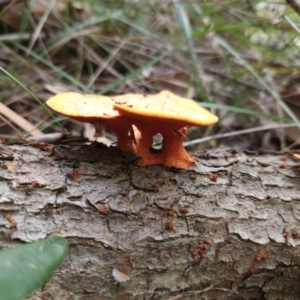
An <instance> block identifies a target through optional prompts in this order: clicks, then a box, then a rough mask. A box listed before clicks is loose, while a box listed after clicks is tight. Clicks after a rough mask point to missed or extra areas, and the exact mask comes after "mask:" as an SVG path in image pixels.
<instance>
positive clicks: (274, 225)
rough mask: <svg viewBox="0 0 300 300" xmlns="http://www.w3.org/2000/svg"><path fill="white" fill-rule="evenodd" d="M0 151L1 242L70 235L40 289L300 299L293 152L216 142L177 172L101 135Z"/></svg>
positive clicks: (86, 295)
mask: <svg viewBox="0 0 300 300" xmlns="http://www.w3.org/2000/svg"><path fill="white" fill-rule="evenodd" d="M0 150H1V151H0V246H1V247H3V248H6V247H11V246H14V245H17V244H19V243H21V242H29V241H34V240H37V239H41V238H45V237H47V236H50V235H54V234H56V235H61V236H64V237H66V238H67V239H68V240H69V242H70V251H69V254H68V256H67V258H66V259H65V261H64V263H63V265H62V266H61V267H60V268H59V270H58V271H57V272H55V273H54V274H53V276H52V278H51V280H50V281H49V282H48V283H47V284H46V285H45V286H44V287H43V289H42V290H41V291H39V292H38V293H36V295H35V296H34V297H33V299H91V300H92V299H94V300H95V299H119V300H120V299H128V300H129V299H173V300H174V299H211V300H212V299H218V300H221V299H226V300H227V299H231V300H232V299H300V222H299V220H300V171H299V167H297V162H296V161H295V160H293V159H292V158H289V157H288V158H286V157H285V156H283V155H279V154H278V155H275V154H263V153H260V154H257V153H256V154H254V153H252V154H251V153H248V154H246V153H243V152H234V151H230V150H228V149H227V150H226V149H216V150H214V151H208V152H205V153H199V154H198V156H197V160H198V166H195V167H192V168H189V169H187V170H183V171H182V170H181V171H179V170H170V169H165V168H163V167H159V166H154V167H136V166H135V164H134V158H133V157H130V156H127V155H124V153H120V152H119V151H117V150H116V149H111V148H110V149H108V148H105V147H103V146H99V145H98V144H96V145H95V146H94V147H91V146H90V147H85V148H80V149H77V150H75V149H74V150H70V148H68V147H64V148H63V147H57V148H55V149H54V151H53V153H52V154H48V153H46V152H43V151H41V150H38V149H36V148H33V147H30V146H12V147H8V148H3V147H2V148H0ZM283 158H284V160H283ZM8 216H10V217H11V218H12V219H13V220H14V221H15V222H16V223H17V229H16V228H13V226H12V225H13V222H12V219H11V218H8V219H7V217H8ZM9 220H10V221H11V222H9ZM298 232H299V234H298ZM113 274H114V276H113ZM127 279H129V280H127ZM123 280H124V281H125V280H127V281H125V282H118V281H123Z"/></svg>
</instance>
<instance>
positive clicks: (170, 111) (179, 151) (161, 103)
mask: <svg viewBox="0 0 300 300" xmlns="http://www.w3.org/2000/svg"><path fill="white" fill-rule="evenodd" d="M112 100H113V101H114V102H115V104H114V108H115V109H116V110H117V111H118V113H119V115H121V116H123V117H125V118H126V119H127V120H128V121H129V122H130V123H131V124H134V125H135V126H136V127H137V129H138V131H139V132H140V136H139V139H138V141H137V147H136V155H138V156H141V157H142V159H141V160H140V161H139V165H142V166H147V165H156V164H163V165H165V166H168V167H177V168H188V167H189V166H190V165H191V164H192V163H196V160H195V158H194V157H193V156H191V155H189V154H188V153H187V151H186V150H185V149H184V147H183V145H182V142H183V140H184V139H185V137H186V133H187V128H188V127H191V126H208V125H211V124H214V123H216V122H217V121H218V118H217V117H216V116H215V115H213V114H212V113H210V112H209V111H208V110H206V109H204V108H203V107H201V106H200V105H198V104H197V103H196V102H195V101H193V100H190V99H186V98H181V97H179V96H176V95H175V94H173V93H171V92H169V91H162V92H160V93H158V94H155V95H130V94H129V95H127V96H126V99H124V101H123V102H122V101H120V100H122V98H120V96H118V97H113V98H112ZM157 133H160V134H161V135H162V136H163V145H162V149H161V150H160V151H153V149H152V147H151V146H152V137H153V136H154V135H156V134H157Z"/></svg>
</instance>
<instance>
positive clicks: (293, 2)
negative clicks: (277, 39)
mask: <svg viewBox="0 0 300 300" xmlns="http://www.w3.org/2000/svg"><path fill="white" fill-rule="evenodd" d="M285 1H286V3H287V4H288V5H289V6H290V7H291V8H292V9H293V10H294V11H295V12H296V13H297V14H298V15H299V16H300V3H299V2H298V1H297V0H285Z"/></svg>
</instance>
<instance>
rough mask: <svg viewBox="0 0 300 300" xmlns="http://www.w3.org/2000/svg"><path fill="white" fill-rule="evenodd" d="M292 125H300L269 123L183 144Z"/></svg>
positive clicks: (293, 125) (188, 144)
mask: <svg viewBox="0 0 300 300" xmlns="http://www.w3.org/2000/svg"><path fill="white" fill-rule="evenodd" d="M290 127H298V126H297V125H295V124H276V125H268V126H259V127H254V128H249V129H243V130H237V131H233V132H226V133H222V134H216V135H211V136H207V137H204V138H200V139H196V140H193V141H188V142H185V143H183V145H184V147H186V146H191V145H195V144H200V143H204V142H208V141H210V140H214V139H221V138H225V137H229V136H235V135H240V134H248V133H252V132H256V131H263V130H271V129H280V128H290Z"/></svg>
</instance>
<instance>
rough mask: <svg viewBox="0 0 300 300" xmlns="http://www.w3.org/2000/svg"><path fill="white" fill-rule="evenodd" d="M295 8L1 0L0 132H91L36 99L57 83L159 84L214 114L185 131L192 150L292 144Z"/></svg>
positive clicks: (212, 2)
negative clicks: (209, 122) (211, 120)
mask: <svg viewBox="0 0 300 300" xmlns="http://www.w3.org/2000/svg"><path fill="white" fill-rule="evenodd" d="M299 8H300V5H299V3H298V2H297V1H290V0H289V1H288V0H286V1H281V0H273V1H271V0H266V1H259V0H255V1H253V0H251V1H247V0H225V1H223V0H222V1H221V0H208V1H201V0H198V1H197V0H190V1H186V0H185V1H183V0H173V1H171V0H160V1H158V0H140V1H139V0H127V1H99V0H94V1H93V0H89V1H79V0H74V1H63V0H36V1H25V0H24V1H7V0H1V1H0V71H1V72H0V139H1V141H2V143H10V142H13V141H15V139H16V137H17V134H20V133H22V134H25V135H27V136H39V135H41V134H46V133H52V132H64V133H65V138H68V139H69V138H70V137H73V139H74V137H76V138H77V140H78V139H79V138H87V139H93V128H92V127H91V126H90V125H87V124H83V123H79V122H76V121H72V120H70V119H66V118H64V117H61V116H58V115H55V114H53V113H51V112H50V111H49V110H48V109H47V108H46V107H45V105H44V103H45V101H46V100H47V99H48V98H49V97H51V96H52V95H53V94H56V93H59V92H65V91H76V92H83V93H96V94H106V95H116V94H122V93H127V92H136V93H155V92H158V91H160V90H162V89H168V90H171V91H173V92H174V93H176V94H178V95H182V96H185V97H189V98H193V99H195V100H197V101H199V102H200V103H201V105H203V106H205V107H206V108H208V109H210V110H211V111H212V112H213V113H215V114H217V115H218V116H219V119H220V121H219V122H218V123H217V124H216V125H215V126H212V127H210V128H204V129H203V128H202V129H190V131H189V141H188V142H187V143H186V145H190V146H189V147H190V148H189V149H191V150H196V149H201V148H203V147H205V148H207V147H216V146H219V145H221V144H225V145H227V146H230V147H234V148H237V149H249V150H254V149H258V148H264V149H268V150H284V151H287V150H291V149H297V148H299V141H300V134H299V132H300V131H299V129H298V127H299V125H300V121H299V116H300V96H299V91H300V81H299V73H300V52H299V47H300V16H299V12H300V9H299ZM299 128H300V127H299ZM240 131H241V132H240ZM245 131H246V132H245ZM199 139H200V140H199ZM100 140H101V141H103V142H105V143H110V142H114V141H115V138H114V136H113V135H112V134H111V133H109V132H108V133H106V136H105V137H103V138H101V139H100ZM191 142H193V143H194V144H193V145H191V144H192V143H191Z"/></svg>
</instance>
